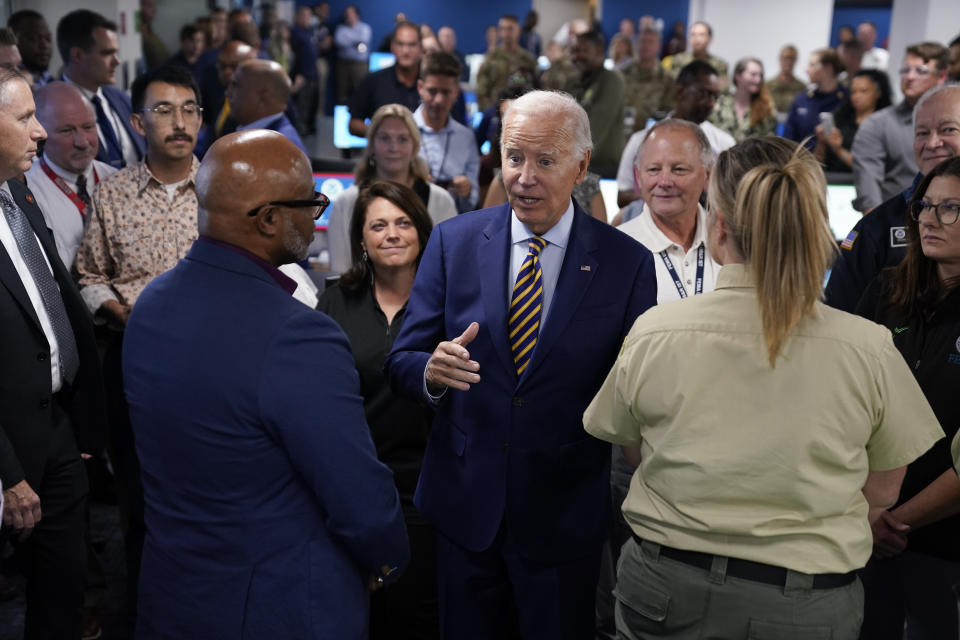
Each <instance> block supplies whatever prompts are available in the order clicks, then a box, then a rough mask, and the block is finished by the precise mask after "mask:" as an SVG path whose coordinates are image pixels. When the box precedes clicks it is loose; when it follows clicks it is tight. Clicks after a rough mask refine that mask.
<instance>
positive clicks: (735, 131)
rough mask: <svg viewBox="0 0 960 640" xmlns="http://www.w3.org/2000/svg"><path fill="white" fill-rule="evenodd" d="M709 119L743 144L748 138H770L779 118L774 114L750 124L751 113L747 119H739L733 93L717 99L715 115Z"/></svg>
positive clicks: (714, 109) (711, 115) (712, 114)
mask: <svg viewBox="0 0 960 640" xmlns="http://www.w3.org/2000/svg"><path fill="white" fill-rule="evenodd" d="M707 119H708V120H710V122H712V123H713V124H715V125H717V127H718V128H720V129H723V130H724V131H726V132H727V133H729V134H730V135H732V136H733V139H734V140H736V141H737V142H743V141H744V140H746V139H747V138H759V137H761V136H768V135H770V134H772V133H774V132H775V131H776V130H777V116H776V115H775V114H773V113H771V114H770V115H768V116H767V117H766V118H764V119H763V120H761V121H760V122H758V123H756V124H751V123H750V112H749V111H748V112H747V117H746V118H744V119H743V120H740V119H738V118H737V109H736V107H735V106H734V104H733V94H732V93H724V94H723V95H721V96H720V97H719V98H718V99H717V106H715V107H714V108H713V113H711V114H710V117H709V118H707Z"/></svg>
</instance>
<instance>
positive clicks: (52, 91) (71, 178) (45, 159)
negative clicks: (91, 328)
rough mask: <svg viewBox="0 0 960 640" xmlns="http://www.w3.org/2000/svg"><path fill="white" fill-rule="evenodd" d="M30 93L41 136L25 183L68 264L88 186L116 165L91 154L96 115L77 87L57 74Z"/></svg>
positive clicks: (84, 216)
mask: <svg viewBox="0 0 960 640" xmlns="http://www.w3.org/2000/svg"><path fill="white" fill-rule="evenodd" d="M34 98H35V100H36V102H37V120H39V121H40V124H42V125H43V128H44V129H46V130H47V142H46V144H45V145H44V146H43V156H42V157H40V158H39V159H38V160H37V161H35V162H34V163H33V165H32V166H31V167H30V170H29V171H27V184H28V185H29V187H30V190H31V191H33V195H35V196H36V198H37V204H39V205H40V210H41V211H43V217H44V218H45V219H46V221H47V225H49V227H50V229H51V230H52V231H53V238H54V240H55V241H56V243H57V252H58V253H59V254H60V259H61V260H63V264H64V266H66V267H67V269H70V268H71V267H72V266H73V259H74V258H75V257H76V255H77V249H78V248H79V247H80V241H81V240H83V230H84V228H85V227H86V221H87V220H88V219H89V217H90V195H91V194H92V193H93V188H94V186H96V185H97V184H98V183H99V182H100V181H101V180H103V179H104V178H106V177H107V176H108V175H110V174H111V173H113V172H115V171H116V169H114V168H113V167H111V166H110V165H108V164H106V163H105V162H100V161H99V160H96V159H95V158H96V155H97V148H98V145H99V141H98V139H97V116H96V114H95V113H94V111H93V106H92V105H91V104H90V102H89V101H88V100H86V99H85V98H84V97H83V94H82V93H81V92H80V90H79V89H77V88H76V87H74V86H73V85H71V84H68V83H66V82H60V81H59V80H58V81H53V82H50V83H48V84H46V85H44V86H43V87H41V88H40V89H38V90H37V93H36V95H35V96H34Z"/></svg>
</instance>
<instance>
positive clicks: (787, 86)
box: [767, 76, 807, 113]
mask: <svg viewBox="0 0 960 640" xmlns="http://www.w3.org/2000/svg"><path fill="white" fill-rule="evenodd" d="M806 90H807V85H805V84H803V83H802V82H800V81H799V80H797V79H796V78H794V79H793V80H781V79H780V76H777V77H776V78H774V79H773V80H770V81H768V82H767V91H769V92H770V95H771V96H772V97H773V104H775V105H777V111H779V112H780V113H790V105H792V104H793V101H794V99H795V98H796V97H797V94H800V93H803V92H804V91H806Z"/></svg>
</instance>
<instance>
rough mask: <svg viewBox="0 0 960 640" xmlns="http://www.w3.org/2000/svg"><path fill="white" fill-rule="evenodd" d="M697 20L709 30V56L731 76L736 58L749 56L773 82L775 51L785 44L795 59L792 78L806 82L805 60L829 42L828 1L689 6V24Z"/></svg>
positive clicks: (694, 2) (713, 1)
mask: <svg viewBox="0 0 960 640" xmlns="http://www.w3.org/2000/svg"><path fill="white" fill-rule="evenodd" d="M697 20H703V21H704V22H707V23H708V24H710V26H711V27H712V28H713V45H712V46H711V49H712V52H713V53H714V54H716V55H718V56H720V57H722V58H725V59H726V60H727V62H728V63H729V64H730V70H731V71H732V70H733V65H734V64H735V63H736V61H737V60H739V59H740V58H742V57H745V56H755V57H757V58H760V60H762V61H763V65H764V69H765V71H766V76H767V77H768V78H769V77H773V76H774V75H776V73H777V72H778V71H779V69H780V66H779V63H778V61H777V60H778V55H779V51H780V47H781V46H783V45H784V44H787V43H790V44H793V45H794V46H796V47H797V49H798V51H799V54H800V57H799V60H798V62H797V67H796V68H795V69H794V72H795V73H796V75H797V77H798V78H800V79H801V80H806V77H807V76H806V72H805V70H806V66H807V58H808V57H809V55H810V53H811V52H812V51H813V50H815V49H818V48H820V47H823V46H824V45H825V44H826V43H827V41H828V39H829V38H830V25H831V23H832V21H833V0H804V2H796V1H795V0H690V13H689V21H690V22H695V21H697Z"/></svg>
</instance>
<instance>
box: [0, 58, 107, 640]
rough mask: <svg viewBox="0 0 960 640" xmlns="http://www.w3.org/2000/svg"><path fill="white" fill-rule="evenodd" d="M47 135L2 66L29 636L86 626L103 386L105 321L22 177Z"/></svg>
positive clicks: (12, 511)
mask: <svg viewBox="0 0 960 640" xmlns="http://www.w3.org/2000/svg"><path fill="white" fill-rule="evenodd" d="M44 137H46V133H45V131H44V129H43V127H42V126H41V125H40V123H39V122H37V119H36V117H35V115H34V103H33V97H32V95H31V93H30V86H29V85H28V84H27V82H26V80H25V79H24V77H23V76H22V75H20V73H18V72H16V71H10V70H6V69H2V70H0V141H2V142H0V208H2V210H3V215H2V216H0V353H2V354H3V357H0V482H2V484H3V489H4V491H3V497H4V503H5V504H4V507H3V525H4V527H6V528H8V529H9V530H10V531H11V532H12V533H13V539H14V544H15V547H16V551H17V554H18V556H19V557H18V560H19V562H20V566H21V568H22V570H23V572H24V574H25V575H26V578H27V611H26V620H25V625H24V627H25V637H26V638H28V639H31V638H69V637H74V638H76V637H79V634H80V606H81V601H82V593H83V584H84V578H85V573H86V553H87V547H86V539H85V526H84V513H85V506H86V495H87V476H86V472H85V470H84V467H83V462H82V459H81V453H80V452H81V451H82V452H84V453H88V452H93V451H95V450H96V449H98V448H99V446H98V445H99V437H98V435H99V430H100V426H101V425H102V423H103V416H104V407H103V391H102V384H101V381H100V369H99V362H98V360H97V351H96V343H95V340H94V336H93V325H92V322H91V319H90V316H89V315H88V313H87V311H86V308H85V306H84V304H83V301H82V300H81V298H80V294H79V292H78V291H77V289H76V287H75V286H74V284H73V282H72V280H71V279H70V274H69V273H68V271H67V270H66V268H65V267H64V265H63V263H62V262H61V261H60V258H59V257H58V255H57V250H56V247H55V246H54V242H53V235H52V234H51V232H50V230H49V229H48V228H47V227H46V225H45V223H44V220H43V215H42V213H41V212H40V209H39V208H38V207H37V204H36V200H35V199H34V197H33V195H32V194H31V193H30V192H29V191H28V190H27V188H26V187H24V186H23V185H22V184H21V183H20V182H18V181H17V180H12V179H11V178H14V177H15V176H18V175H20V174H21V173H23V172H24V171H25V170H26V169H28V168H29V167H30V161H31V160H32V159H33V157H34V156H35V155H36V153H37V143H38V142H39V141H40V140H42V139H43V138H44Z"/></svg>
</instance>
